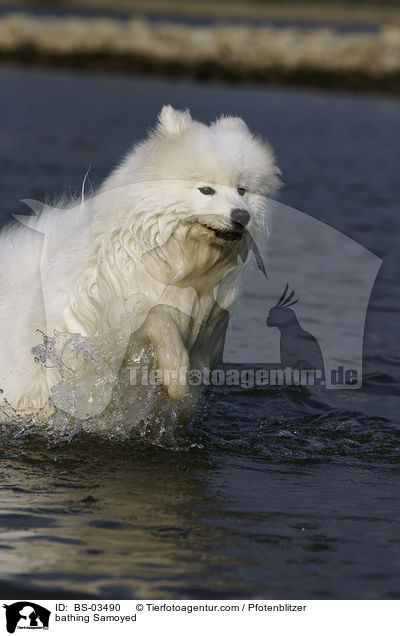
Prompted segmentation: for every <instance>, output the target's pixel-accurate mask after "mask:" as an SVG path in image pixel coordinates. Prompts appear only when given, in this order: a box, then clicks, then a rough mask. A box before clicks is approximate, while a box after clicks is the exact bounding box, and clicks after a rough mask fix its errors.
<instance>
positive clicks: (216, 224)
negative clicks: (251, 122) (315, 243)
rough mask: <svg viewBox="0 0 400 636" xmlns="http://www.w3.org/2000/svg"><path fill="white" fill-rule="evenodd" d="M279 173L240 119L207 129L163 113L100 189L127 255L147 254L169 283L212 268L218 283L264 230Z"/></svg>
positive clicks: (182, 115) (167, 110) (180, 114)
mask: <svg viewBox="0 0 400 636" xmlns="http://www.w3.org/2000/svg"><path fill="white" fill-rule="evenodd" d="M279 173H280V171H279V168H278V167H277V165H276V161H275V155H274V153H273V150H272V148H271V147H270V146H269V144H268V143H267V142H265V141H263V140H262V139H259V138H257V137H255V136H254V135H253V134H252V133H251V132H250V130H249V129H248V127H247V125H246V124H245V122H244V121H243V120H242V119H240V118H238V117H228V116H222V117H220V118H219V119H217V120H216V121H215V122H214V123H212V124H211V125H209V126H207V125H205V124H202V123H200V122H198V121H195V120H193V119H192V117H191V115H190V113H189V111H178V110H175V109H173V108H172V107H171V106H164V108H163V109H162V110H161V113H160V115H159V118H158V122H157V125H156V127H155V128H154V129H153V130H152V131H151V132H150V133H149V135H148V137H147V139H145V140H144V141H142V142H141V143H139V144H138V145H136V146H135V147H134V148H133V149H132V150H131V151H130V152H129V153H128V155H127V156H126V157H125V159H124V160H123V162H122V163H121V165H120V166H119V167H117V168H116V169H115V170H114V171H113V172H112V173H111V175H110V176H109V177H108V179H107V180H106V181H105V182H104V184H103V187H102V190H101V194H102V195H103V196H105V197H106V199H102V201H103V210H104V212H105V214H107V215H109V214H110V208H112V209H115V208H117V210H116V212H117V215H118V218H114V219H113V227H123V228H125V230H126V234H127V235H128V236H131V237H133V238H134V240H133V243H134V246H133V247H132V251H136V253H137V251H138V250H139V252H140V253H141V254H143V253H147V254H148V257H149V255H150V253H151V258H150V262H152V263H153V266H154V267H155V266H156V262H158V263H159V268H160V270H161V269H162V271H163V275H165V272H166V271H168V270H169V269H170V268H173V269H174V270H176V271H175V275H172V274H173V272H171V280H172V279H173V280H176V277H177V276H178V278H187V277H189V278H191V280H192V279H193V276H194V275H196V276H202V275H204V274H206V273H207V275H209V273H210V270H212V269H213V268H214V266H215V265H217V266H218V267H217V270H218V276H220V275H221V272H223V270H225V271H226V268H227V266H228V268H229V267H230V266H231V265H232V264H233V263H236V264H237V262H238V258H237V257H238V255H239V254H240V256H241V259H242V261H243V260H244V259H245V258H246V256H247V253H248V248H249V246H250V245H251V243H252V242H253V243H254V240H257V233H258V231H259V230H262V229H265V227H266V226H267V222H266V221H267V214H266V213H267V197H268V196H270V195H271V194H273V192H274V191H275V190H276V189H277V187H278V185H279ZM111 211H112V210H111ZM103 218H104V217H103ZM107 224H108V226H110V224H111V222H110V220H109V217H108V220H107ZM138 246H139V247H138ZM140 258H141V256H140ZM167 262H168V263H170V267H166V263H167ZM219 265H221V267H219ZM214 269H215V268H214ZM218 276H217V277H218Z"/></svg>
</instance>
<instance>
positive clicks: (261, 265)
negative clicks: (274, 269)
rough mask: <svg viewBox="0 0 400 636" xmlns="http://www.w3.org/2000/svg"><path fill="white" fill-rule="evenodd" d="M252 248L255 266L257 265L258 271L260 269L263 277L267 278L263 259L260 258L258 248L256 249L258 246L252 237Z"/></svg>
mask: <svg viewBox="0 0 400 636" xmlns="http://www.w3.org/2000/svg"><path fill="white" fill-rule="evenodd" d="M252 248H253V252H254V256H255V259H256V263H257V267H258V269H259V270H260V271H262V273H263V274H264V276H265V278H267V279H268V276H267V271H266V269H265V265H264V261H263V259H262V256H261V254H260V250H259V249H258V247H257V243H256V242H255V240H254V239H253V245H252Z"/></svg>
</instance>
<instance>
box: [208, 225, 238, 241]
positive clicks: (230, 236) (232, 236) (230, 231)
mask: <svg viewBox="0 0 400 636" xmlns="http://www.w3.org/2000/svg"><path fill="white" fill-rule="evenodd" d="M199 225H201V226H202V227H204V228H206V230H209V232H212V233H213V234H214V236H215V237H216V238H217V239H220V240H221V241H232V242H233V241H240V239H241V238H242V237H243V229H244V228H243V226H242V225H240V224H239V223H235V224H234V227H227V228H219V227H218V228H216V227H212V226H211V225H207V224H206V223H200V222H199Z"/></svg>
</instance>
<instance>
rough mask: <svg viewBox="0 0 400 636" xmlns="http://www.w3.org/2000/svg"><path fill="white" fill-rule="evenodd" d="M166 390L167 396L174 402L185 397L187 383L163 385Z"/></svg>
mask: <svg viewBox="0 0 400 636" xmlns="http://www.w3.org/2000/svg"><path fill="white" fill-rule="evenodd" d="M165 388H166V389H167V391H168V395H169V397H170V398H171V399H172V400H174V401H175V402H181V401H182V400H184V399H185V397H186V392H187V385H186V384H185V385H183V384H169V385H168V386H166V387H165Z"/></svg>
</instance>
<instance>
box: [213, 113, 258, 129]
mask: <svg viewBox="0 0 400 636" xmlns="http://www.w3.org/2000/svg"><path fill="white" fill-rule="evenodd" d="M214 126H224V128H236V129H239V130H245V131H247V132H248V131H249V129H248V127H247V124H246V122H244V121H243V119H241V117H231V116H230V115H222V116H221V117H219V118H218V119H217V120H216V121H215V122H214Z"/></svg>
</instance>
